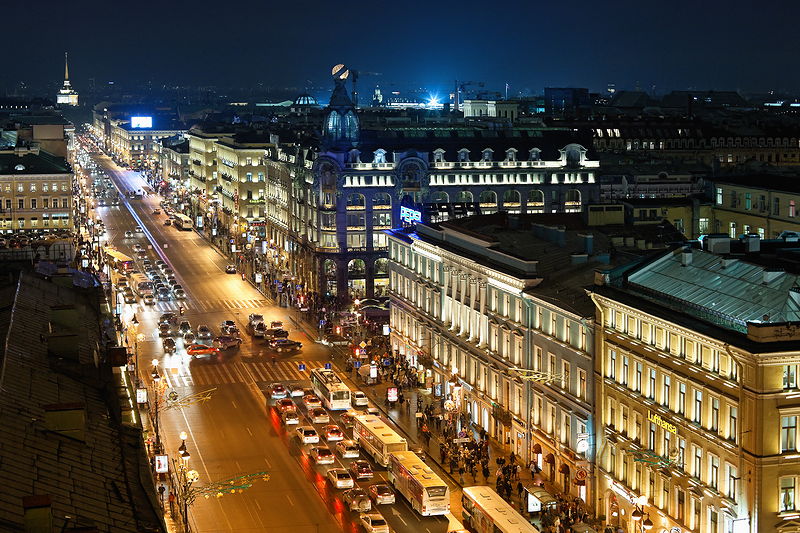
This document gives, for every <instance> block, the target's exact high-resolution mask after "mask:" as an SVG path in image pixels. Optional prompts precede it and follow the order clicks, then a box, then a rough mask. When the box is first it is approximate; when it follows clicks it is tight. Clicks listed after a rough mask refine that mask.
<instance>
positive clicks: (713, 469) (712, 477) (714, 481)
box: [708, 455, 719, 489]
mask: <svg viewBox="0 0 800 533" xmlns="http://www.w3.org/2000/svg"><path fill="white" fill-rule="evenodd" d="M710 457H711V461H709V463H710V466H709V471H708V484H709V485H711V486H712V487H714V488H715V489H717V488H719V457H717V456H716V455H712V456H710Z"/></svg>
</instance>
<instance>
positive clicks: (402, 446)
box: [353, 415, 408, 466]
mask: <svg viewBox="0 0 800 533" xmlns="http://www.w3.org/2000/svg"><path fill="white" fill-rule="evenodd" d="M353 438H354V439H355V440H356V442H358V443H359V444H360V445H361V447H362V448H363V449H364V451H366V452H367V453H368V454H370V455H371V456H372V458H373V459H375V462H376V463H378V464H379V465H382V466H389V454H390V453H392V452H404V451H406V450H408V443H407V442H406V439H404V438H403V437H401V436H400V435H398V434H397V432H396V431H394V430H393V429H392V428H390V427H389V425H388V424H387V423H386V422H384V421H383V420H381V419H380V418H379V417H377V416H375V415H357V416H355V417H353Z"/></svg>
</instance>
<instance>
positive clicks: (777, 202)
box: [772, 198, 781, 216]
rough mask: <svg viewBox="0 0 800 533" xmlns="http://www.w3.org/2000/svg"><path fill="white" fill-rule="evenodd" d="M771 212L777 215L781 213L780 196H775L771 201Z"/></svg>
mask: <svg viewBox="0 0 800 533" xmlns="http://www.w3.org/2000/svg"><path fill="white" fill-rule="evenodd" d="M772 214H773V215H775V216H778V215H780V214H781V200H780V198H775V200H773V202H772Z"/></svg>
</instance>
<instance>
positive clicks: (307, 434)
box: [295, 426, 352, 481]
mask: <svg viewBox="0 0 800 533" xmlns="http://www.w3.org/2000/svg"><path fill="white" fill-rule="evenodd" d="M295 431H296V432H297V437H298V438H299V439H300V442H302V443H303V444H317V443H319V435H318V434H317V430H316V429H314V428H312V427H311V426H300V427H298V428H297V429H296V430H295ZM351 481H352V480H351Z"/></svg>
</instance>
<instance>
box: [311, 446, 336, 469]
mask: <svg viewBox="0 0 800 533" xmlns="http://www.w3.org/2000/svg"><path fill="white" fill-rule="evenodd" d="M310 455H311V458H312V459H314V462H315V463H317V464H318V465H332V464H333V461H334V460H335V457H334V456H333V452H331V451H330V450H329V449H328V448H322V447H320V446H314V447H313V448H311V452H310Z"/></svg>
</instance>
